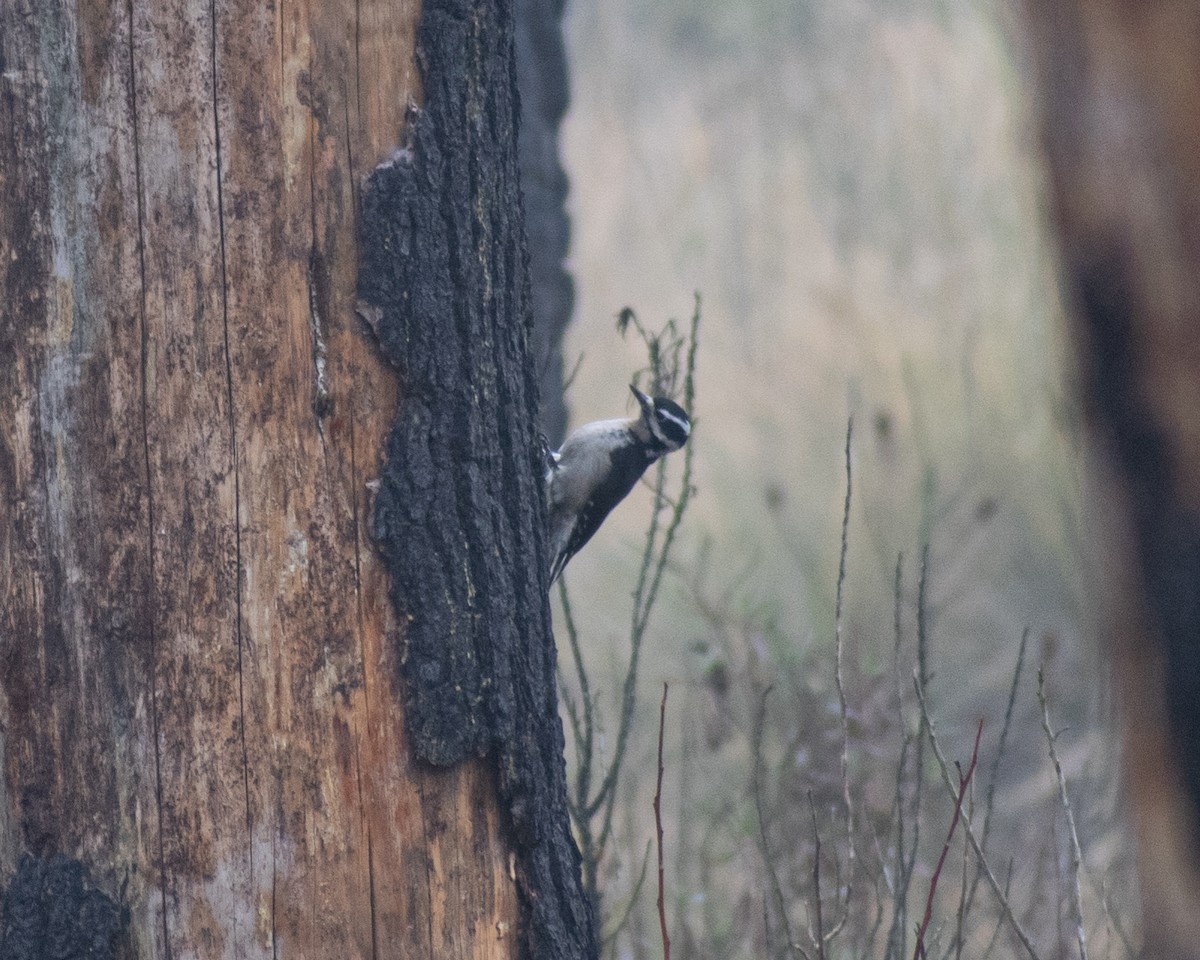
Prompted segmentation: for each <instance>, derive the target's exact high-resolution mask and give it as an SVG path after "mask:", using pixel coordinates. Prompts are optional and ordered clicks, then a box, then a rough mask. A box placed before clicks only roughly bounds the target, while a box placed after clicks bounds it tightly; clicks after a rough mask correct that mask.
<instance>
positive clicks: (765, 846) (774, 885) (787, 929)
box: [752, 687, 810, 960]
mask: <svg viewBox="0 0 1200 960" xmlns="http://www.w3.org/2000/svg"><path fill="white" fill-rule="evenodd" d="M771 689H772V688H771V687H767V688H766V689H765V690H764V691H763V692H762V696H761V697H760V698H759V701H758V713H757V715H756V716H755V718H754V741H753V743H752V753H753V758H752V762H753V764H754V776H753V781H754V782H753V784H752V786H753V788H754V810H755V813H757V815H758V837H759V841H760V843H761V847H762V858H763V865H764V866H765V867H766V870H767V879H768V880H769V881H770V882H771V892H772V893H773V894H774V895H775V905H776V909H778V911H779V921H780V923H782V924H783V935H784V936H785V937H786V938H787V947H788V952H789V953H791V954H792V955H793V956H795V955H796V954H799V955H800V956H802V957H803V958H804V960H810V958H809V956H808V953H807V952H806V951H805V949H804V948H803V947H802V946H800V944H799V943H797V942H796V938H795V937H794V936H793V935H792V921H791V919H790V918H789V917H788V910H787V901H785V900H784V898H783V887H782V885H781V884H780V882H779V874H778V872H777V871H776V870H775V861H774V860H773V859H772V858H771V847H770V844H769V843H768V842H767V823H766V820H765V819H764V818H763V801H762V738H763V727H764V725H765V724H766V718H767V696H768V694H770V692H771Z"/></svg>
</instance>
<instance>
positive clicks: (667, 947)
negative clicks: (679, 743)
mask: <svg viewBox="0 0 1200 960" xmlns="http://www.w3.org/2000/svg"><path fill="white" fill-rule="evenodd" d="M666 719H667V684H666V683H663V695H662V703H660V704H659V707H658V783H657V785H656V786H655V788H654V831H655V833H656V834H657V835H658V925H659V927H660V929H661V930H662V945H663V960H671V937H670V936H669V935H668V934H667V908H666V897H665V894H664V890H663V887H664V883H663V829H662V781H663V757H662V754H663V729H664V727H666Z"/></svg>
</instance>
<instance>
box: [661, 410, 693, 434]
mask: <svg viewBox="0 0 1200 960" xmlns="http://www.w3.org/2000/svg"><path fill="white" fill-rule="evenodd" d="M654 412H655V413H656V414H657V415H658V416H660V417H662V418H663V419H664V420H670V421H671V422H672V423H673V424H675V425H676V426H678V427H679V429H680V430H682V431H683V435H684V436H685V437H686V436H687V435H688V434H689V433H691V431H692V427H691V424H689V423H688V422H687V421H686V420H680V419H679V418H678V417H677V416H675V415H674V414H673V413H671V411H670V410H663V409H662V408H661V407H659V408H656V409H655V411H654Z"/></svg>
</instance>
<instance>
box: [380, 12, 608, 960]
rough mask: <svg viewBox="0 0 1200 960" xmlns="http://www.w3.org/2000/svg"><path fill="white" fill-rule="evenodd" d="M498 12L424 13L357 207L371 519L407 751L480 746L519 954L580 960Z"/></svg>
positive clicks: (582, 923) (507, 65)
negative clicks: (396, 127)
mask: <svg viewBox="0 0 1200 960" xmlns="http://www.w3.org/2000/svg"><path fill="white" fill-rule="evenodd" d="M507 14H508V11H507V10H505V9H504V6H503V5H496V4H492V3H490V2H478V3H470V4H461V3H428V4H427V5H426V8H425V12H424V15H423V18H422V23H421V31H420V35H419V47H420V50H421V67H422V81H423V84H424V88H425V102H424V105H423V107H422V108H421V109H420V110H415V111H413V114H412V117H411V124H410V128H409V136H410V142H409V144H408V146H407V147H406V148H405V149H404V150H402V151H400V152H398V153H397V154H396V155H395V156H394V157H393V158H392V159H391V160H390V161H389V162H388V163H385V164H383V165H382V166H380V167H379V168H378V169H377V170H376V171H375V172H374V173H373V174H372V176H371V179H370V182H369V184H368V187H367V192H366V194H365V196H364V199H363V214H362V237H363V240H362V266H361V269H360V273H359V295H360V297H361V302H360V310H361V311H362V312H363V313H364V315H365V316H366V317H367V318H368V320H369V322H370V324H371V326H372V327H373V329H374V331H375V333H376V336H377V337H378V339H379V342H380V344H381V347H382V349H383V351H384V353H385V354H386V355H387V357H388V358H389V359H390V360H391V361H392V362H393V363H394V364H395V365H396V367H397V368H398V369H399V371H400V375H401V378H402V380H403V382H404V385H405V403H404V406H403V408H402V409H401V411H400V414H399V419H398V421H397V423H396V424H395V426H394V427H393V429H392V432H391V435H390V437H389V440H388V448H387V450H388V455H387V466H386V468H385V470H384V474H383V478H382V483H381V486H380V489H379V492H378V496H377V498H376V502H375V510H374V517H373V524H374V528H373V529H374V535H375V538H376V540H377V541H378V543H379V545H380V548H381V550H382V551H383V554H384V557H385V558H386V562H387V566H388V570H389V573H390V574H391V582H392V597H393V600H394V601H395V603H396V605H397V609H398V612H399V613H400V615H401V617H402V618H403V619H404V621H405V622H406V623H407V625H408V626H407V630H406V631H405V637H404V652H403V658H402V659H403V663H404V671H405V674H406V678H407V681H408V682H407V686H406V690H407V698H406V718H407V722H408V729H409V735H410V742H411V745H412V748H413V750H414V751H415V752H416V754H417V755H418V756H420V757H421V758H422V759H423V760H426V761H428V762H429V763H432V764H437V765H449V764H456V763H461V762H462V761H463V760H465V759H467V758H468V757H471V756H472V755H479V756H483V755H489V754H490V755H493V756H495V757H496V758H497V761H498V770H499V778H500V788H501V793H502V795H503V798H504V801H505V804H506V811H507V816H508V823H509V825H510V827H511V828H512V829H513V831H514V836H515V840H516V847H517V851H518V855H519V863H520V870H519V880H520V887H521V890H522V893H523V895H524V896H523V903H524V905H525V908H526V910H527V911H529V921H530V922H529V924H528V936H529V944H530V950H531V955H532V956H554V957H559V956H561V957H584V956H591V955H595V954H596V952H597V945H596V941H595V934H594V930H593V926H592V919H591V912H590V909H589V907H588V904H587V902H586V900H585V898H584V897H583V894H582V887H581V885H580V880H579V877H580V872H579V854H578V851H577V850H576V848H575V844H574V841H573V839H572V837H571V834H570V830H569V825H568V821H567V817H566V774H565V768H564V761H563V735H562V725H561V722H560V721H559V718H558V709H557V697H556V673H555V669H556V668H555V651H554V642H553V635H552V632H551V627H550V610H549V603H548V600H547V596H546V589H547V585H546V570H547V562H548V561H547V556H546V544H545V538H544V529H543V519H542V518H543V516H544V504H543V494H542V485H541V474H542V470H543V469H544V468H543V464H542V453H541V450H540V447H539V443H538V417H537V380H536V374H535V371H534V365H533V363H532V362H531V357H530V324H531V311H530V293H529V279H528V269H527V264H526V262H525V259H524V256H523V254H522V251H523V249H524V244H523V236H522V224H521V217H520V211H521V197H520V181H519V171H518V162H517V148H516V140H515V137H514V132H515V125H516V122H517V117H516V109H517V104H516V86H515V77H514V74H513V35H512V23H511V20H510V18H509V17H508V15H507ZM463 64H466V65H467V69H466V70H465V71H464V70H463V69H462V65H463Z"/></svg>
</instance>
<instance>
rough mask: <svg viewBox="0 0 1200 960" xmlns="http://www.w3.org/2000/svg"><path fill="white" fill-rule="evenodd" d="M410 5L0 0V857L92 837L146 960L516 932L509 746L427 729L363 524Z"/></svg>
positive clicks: (508, 942)
mask: <svg viewBox="0 0 1200 960" xmlns="http://www.w3.org/2000/svg"><path fill="white" fill-rule="evenodd" d="M417 15H418V9H417V5H416V4H415V3H414V2H412V0H358V2H354V3H349V2H345V3H339V4H323V3H319V2H316V0H286V2H280V3H278V4H275V5H267V4H260V3H257V2H252V0H240V2H229V3H220V4H216V3H207V2H195V0H163V2H156V3H140V2H137V3H105V2H80V3H78V4H74V3H62V2H50V3H41V2H38V3H33V2H26V0H13V3H11V4H8V5H7V8H6V10H5V12H4V14H3V16H4V18H5V23H4V30H3V31H0V44H2V47H0V60H2V61H3V63H2V64H0V75H2V76H0V123H2V124H3V129H4V130H6V131H13V136H12V137H11V138H8V137H5V138H0V289H3V291H4V301H3V303H0V311H2V314H0V358H3V362H0V531H2V532H3V533H0V597H2V598H3V601H2V604H0V663H2V664H3V674H2V677H0V692H2V695H0V730H2V731H3V776H4V782H3V794H4V796H3V797H2V798H0V872H2V873H3V874H4V876H7V875H9V873H10V872H11V870H12V869H13V868H14V865H15V862H16V859H17V857H18V856H19V855H20V854H21V853H23V852H31V853H34V854H36V855H48V854H49V853H52V852H55V851H62V852H65V853H67V854H68V855H69V856H72V857H75V858H78V859H80V860H82V861H83V862H84V863H86V864H87V865H89V867H90V868H91V872H92V876H93V879H94V880H95V882H96V883H97V884H98V885H99V886H100V887H102V888H103V889H105V890H107V891H108V892H110V893H111V894H112V895H114V896H115V897H118V898H120V899H121V900H122V902H123V903H125V904H126V905H127V906H128V907H129V909H130V925H129V932H128V937H129V938H130V942H131V949H132V950H133V952H134V954H135V955H137V956H140V957H176V958H178V957H220V956H229V957H234V956H239V957H255V956H279V957H287V956H291V957H305V958H320V957H339V958H341V957H429V958H434V957H436V958H443V957H507V956H514V955H516V952H517V947H516V938H515V936H514V934H513V931H514V930H515V925H516V923H517V917H518V904H517V896H516V891H515V886H514V883H513V880H512V879H511V877H510V874H509V868H508V855H507V848H506V845H505V843H504V841H503V838H502V836H501V824H500V814H499V812H498V808H497V802H496V786H495V782H494V779H495V775H494V772H493V771H492V770H491V768H490V767H489V765H488V764H487V763H486V762H485V761H482V760H474V761H469V762H467V763H465V764H463V765H462V766H459V767H457V768H455V769H453V770H446V771H436V770H432V769H429V768H427V767H424V766H421V765H417V764H413V763H412V762H410V758H409V755H408V751H407V748H406V740H405V731H404V727H403V722H402V718H401V714H400V710H399V706H398V704H399V701H400V699H401V695H400V689H399V684H398V680H397V676H398V663H397V657H398V642H397V641H398V629H399V627H398V625H397V624H396V623H395V622H394V617H393V615H392V614H391V609H390V605H389V603H388V599H387V583H386V578H385V575H384V572H383V570H382V568H381V565H380V563H379V561H378V559H377V556H376V554H375V552H374V550H373V548H372V545H371V544H370V542H369V540H368V536H367V523H368V519H369V513H370V508H371V504H370V496H371V495H370V492H369V488H368V484H369V482H370V481H371V480H372V479H373V478H375V477H376V476H377V475H378V473H379V469H380V463H379V451H380V450H381V449H382V444H383V437H384V435H385V433H386V430H387V428H388V425H389V424H390V422H391V419H392V417H393V415H394V411H395V405H396V402H397V389H396V382H395V375H394V373H393V371H392V370H391V369H390V368H389V367H388V366H387V365H386V364H385V363H384V362H383V361H382V360H381V359H380V358H379V356H378V355H377V353H376V351H375V349H374V348H373V346H372V345H371V343H370V341H369V339H368V338H366V337H364V336H363V335H362V331H361V329H360V325H359V323H358V321H357V320H356V319H355V317H354V314H353V302H354V296H355V277H356V265H357V257H356V238H357V224H356V206H355V204H356V192H357V191H358V190H359V189H360V186H361V182H362V180H363V177H364V175H365V174H366V173H368V172H369V171H370V169H371V168H373V167H374V165H375V164H376V163H378V162H379V161H380V160H381V159H383V158H384V157H385V156H387V155H388V153H389V152H390V151H391V150H392V149H394V147H395V145H396V143H397V141H398V139H399V138H400V135H401V130H402V127H403V124H404V115H405V109H406V106H407V104H408V103H409V101H410V100H411V99H414V98H418V97H419V96H420V90H419V89H418V81H417V73H416V70H415V67H414V64H413V58H412V49H413V36H414V25H415V20H416V17H417Z"/></svg>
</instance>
